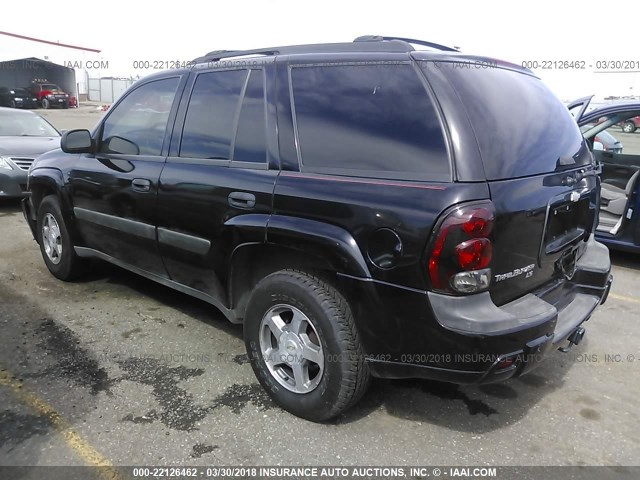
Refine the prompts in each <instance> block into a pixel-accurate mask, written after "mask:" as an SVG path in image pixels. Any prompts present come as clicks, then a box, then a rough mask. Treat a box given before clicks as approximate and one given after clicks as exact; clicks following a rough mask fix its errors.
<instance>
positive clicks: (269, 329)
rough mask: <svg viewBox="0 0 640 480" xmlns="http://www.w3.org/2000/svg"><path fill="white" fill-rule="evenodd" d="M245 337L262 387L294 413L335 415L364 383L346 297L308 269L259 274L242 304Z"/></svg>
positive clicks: (365, 369) (364, 372)
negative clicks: (248, 298) (249, 294)
mask: <svg viewBox="0 0 640 480" xmlns="http://www.w3.org/2000/svg"><path fill="white" fill-rule="evenodd" d="M244 338H245V344H246V347H247V353H248V355H249V358H250V359H251V365H252V367H253V370H254V372H255V374H256V376H257V377H258V380H259V381H260V383H261V384H262V386H263V387H264V388H265V390H266V391H267V393H268V394H269V395H270V396H271V398H273V400H274V401H275V402H276V403H277V404H278V405H280V406H281V407H282V408H284V409H285V410H287V411H289V412H291V413H293V414H294V415H297V416H299V417H302V418H306V419H308V420H312V421H323V420H328V419H330V418H332V417H335V416H337V415H339V414H340V413H342V412H343V411H345V410H346V409H348V408H349V407H351V406H352V405H354V404H355V403H356V402H357V401H358V400H359V399H360V398H361V397H362V395H363V394H364V392H365V391H366V389H367V386H368V384H369V379H370V374H369V369H368V366H367V365H366V363H365V361H364V354H363V351H362V348H361V345H360V340H359V337H358V333H357V330H356V328H355V325H354V322H353V316H352V314H351V309H350V308H349V305H348V303H347V301H346V299H345V298H344V297H343V296H342V295H341V294H340V293H339V292H338V291H337V290H336V289H335V288H334V287H333V286H332V285H330V284H329V283H327V282H325V281H324V280H322V279H320V278H318V277H317V276H315V275H312V274H310V273H306V272H301V271H295V270H283V271H280V272H276V273H273V274H271V275H269V276H267V277H265V278H264V279H262V280H261V281H260V282H259V283H258V285H257V286H256V288H255V289H254V292H253V294H252V295H251V299H250V300H249V304H248V306H247V315H246V318H245V324H244Z"/></svg>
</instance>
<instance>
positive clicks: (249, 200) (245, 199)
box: [227, 192, 256, 210]
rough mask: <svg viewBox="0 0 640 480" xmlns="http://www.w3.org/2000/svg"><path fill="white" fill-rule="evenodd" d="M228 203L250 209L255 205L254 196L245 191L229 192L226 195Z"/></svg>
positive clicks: (235, 206)
mask: <svg viewBox="0 0 640 480" xmlns="http://www.w3.org/2000/svg"><path fill="white" fill-rule="evenodd" d="M227 200H228V201H229V205H230V206H231V207H234V208H243V209H245V210H246V209H250V208H253V207H255V206H256V196H255V195H253V194H252V193H247V192H231V193H230V194H229V196H228V197H227Z"/></svg>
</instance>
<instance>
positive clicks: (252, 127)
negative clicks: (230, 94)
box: [233, 70, 267, 163]
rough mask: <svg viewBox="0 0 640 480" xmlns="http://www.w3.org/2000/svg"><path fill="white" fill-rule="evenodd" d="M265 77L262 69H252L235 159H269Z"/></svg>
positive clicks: (245, 95)
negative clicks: (266, 130)
mask: <svg viewBox="0 0 640 480" xmlns="http://www.w3.org/2000/svg"><path fill="white" fill-rule="evenodd" d="M263 78H264V77H263V73H262V70H252V71H251V74H250V77H249V83H248V84H247V89H246V91H245V94H244V98H243V100H242V109H241V110H240V119H239V120H238V131H237V133H236V142H235V148H234V152H233V159H234V160H237V161H241V162H260V163H265V162H266V161H267V149H266V132H265V128H266V127H265V109H264V81H263Z"/></svg>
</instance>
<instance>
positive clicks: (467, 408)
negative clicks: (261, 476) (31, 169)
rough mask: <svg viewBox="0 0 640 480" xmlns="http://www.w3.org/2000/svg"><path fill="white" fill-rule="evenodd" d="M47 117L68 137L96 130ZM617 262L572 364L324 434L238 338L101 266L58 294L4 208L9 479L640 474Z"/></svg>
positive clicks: (368, 407) (415, 388)
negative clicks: (14, 469)
mask: <svg viewBox="0 0 640 480" xmlns="http://www.w3.org/2000/svg"><path fill="white" fill-rule="evenodd" d="M40 113H42V112H40ZM45 115H46V117H47V118H48V119H49V120H50V121H51V122H52V123H53V124H54V125H56V126H57V127H58V128H60V129H68V128H78V127H92V126H93V125H94V124H95V123H96V122H97V121H98V119H99V117H100V115H101V113H99V112H97V111H95V110H93V109H92V110H90V109H89V107H84V109H83V108H80V109H78V110H77V111H70V112H69V111H47V112H45ZM623 135H624V134H621V136H623ZM636 137H638V138H640V132H639V133H638V134H635V137H631V136H630V138H632V139H633V141H635V138H636ZM622 141H623V142H625V141H632V140H629V139H627V140H622ZM612 260H613V264H614V267H613V273H614V276H615V281H614V285H613V289H612V292H611V295H610V296H609V300H608V301H607V303H606V304H605V305H604V306H602V307H600V308H599V309H598V310H597V312H596V313H595V314H594V316H593V317H592V318H591V319H590V320H589V321H588V322H587V324H586V329H587V334H586V337H585V341H584V342H583V343H582V344H581V345H580V346H578V347H576V348H574V349H573V350H572V351H571V352H570V353H568V354H563V353H560V352H555V353H553V354H552V355H551V356H550V357H549V358H548V360H547V361H546V362H544V363H543V364H542V365H541V366H540V367H539V368H538V369H537V370H535V371H534V372H532V373H531V374H529V375H527V376H524V377H522V378H519V379H515V380H511V381H508V382H506V383H503V384H493V385H486V386H480V387H477V386H464V387H459V386H456V385H449V384H442V383H436V382H428V381H421V380H410V381H382V380H377V381H374V383H373V385H372V388H371V389H370V391H369V393H368V394H367V395H366V396H365V398H364V399H363V401H361V402H360V404H358V405H357V406H356V407H355V408H353V409H352V410H350V411H349V412H348V413H347V414H345V415H343V416H341V417H339V418H338V419H336V420H335V421H333V422H331V423H328V424H313V423H310V422H307V421H304V420H301V419H299V418H296V417H294V416H292V415H290V414H288V413H285V412H284V411H282V410H280V409H279V408H277V407H275V406H274V405H273V404H272V402H271V401H270V400H269V398H268V397H267V396H266V394H264V393H263V392H262V389H261V387H260V386H259V385H258V383H257V381H256V379H255V377H254V375H253V372H252V370H251V367H250V365H249V364H248V361H247V357H246V355H245V354H244V344H243V342H242V327H241V326H235V325H231V324H229V323H228V322H227V321H226V320H225V319H224V318H223V316H222V315H221V314H219V313H218V312H216V311H215V309H213V307H211V306H209V305H207V304H205V303H202V302H200V301H198V300H195V299H192V298H190V297H187V296H185V295H183V294H180V293H177V292H174V291H172V290H170V289H168V288H166V287H163V286H161V285H158V284H155V283H153V282H151V281H147V280H145V279H143V278H140V277H137V276H135V275H133V274H130V273H128V272H125V271H123V270H120V269H118V268H116V267H112V266H109V265H106V264H101V263H96V264H94V268H93V269H92V271H91V273H90V274H89V275H88V276H87V277H86V278H85V279H83V280H81V281H77V282H74V283H64V282H60V281H58V280H56V279H55V278H53V277H52V276H51V275H50V274H49V272H48V271H47V269H46V267H45V265H44V263H43V261H42V258H41V256H40V252H39V249H38V246H37V244H36V243H35V242H34V241H33V239H32V238H31V234H30V231H29V229H28V227H27V225H26V223H25V221H24V219H23V218H22V213H21V212H20V208H19V203H18V202H15V201H14V202H10V201H4V202H2V203H1V204H0V331H1V332H2V334H1V335H0V465H85V464H89V465H95V464H107V463H108V464H112V465H158V464H160V465H219V464H229V465H238V464H243V465H277V464H279V465H326V464H341V465H362V464H365V465H415V464H431V465H447V464H478V465H608V466H620V465H633V464H637V463H638V459H640V436H639V435H638V433H637V426H638V424H639V423H640V418H639V410H638V398H640V346H639V345H640V343H639V342H638V338H639V336H640V297H639V296H638V293H637V292H638V287H637V284H638V280H639V279H640V256H637V255H635V256H634V255H629V254H621V253H613V254H612Z"/></svg>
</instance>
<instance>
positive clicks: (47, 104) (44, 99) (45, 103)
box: [40, 98, 50, 110]
mask: <svg viewBox="0 0 640 480" xmlns="http://www.w3.org/2000/svg"><path fill="white" fill-rule="evenodd" d="M40 105H41V106H42V108H44V109H45V110H46V109H47V108H49V106H50V103H49V100H47V99H46V98H43V99H42V102H40Z"/></svg>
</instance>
